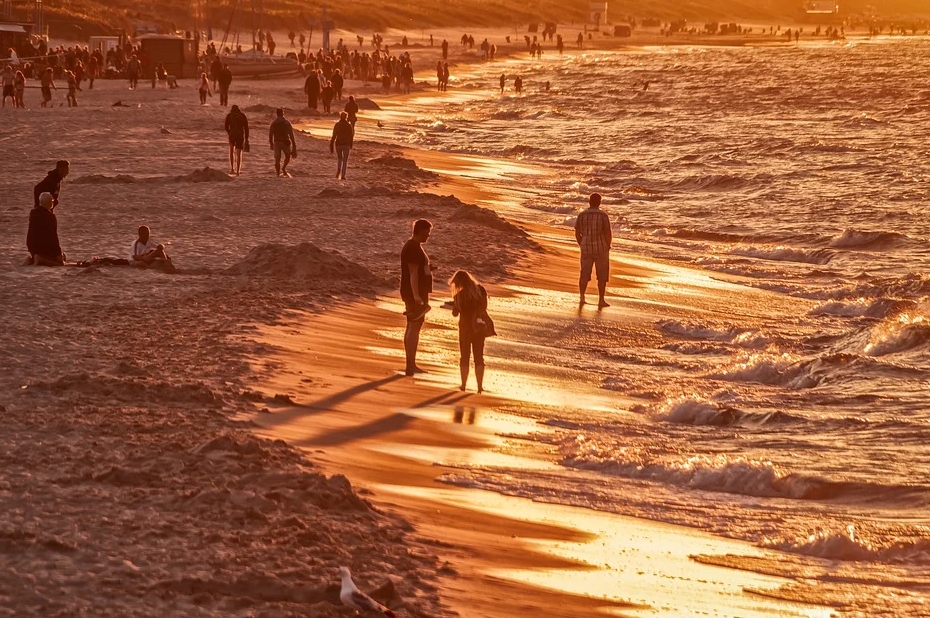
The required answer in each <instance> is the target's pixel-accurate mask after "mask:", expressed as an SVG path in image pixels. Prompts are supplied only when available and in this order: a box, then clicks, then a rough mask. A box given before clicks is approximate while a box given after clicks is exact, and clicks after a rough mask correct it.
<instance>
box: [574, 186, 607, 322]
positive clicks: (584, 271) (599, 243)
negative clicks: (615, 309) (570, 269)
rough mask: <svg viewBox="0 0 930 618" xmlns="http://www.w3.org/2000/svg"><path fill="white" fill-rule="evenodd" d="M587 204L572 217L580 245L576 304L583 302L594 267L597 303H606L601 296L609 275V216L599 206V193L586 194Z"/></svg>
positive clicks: (600, 304)
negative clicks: (576, 217)
mask: <svg viewBox="0 0 930 618" xmlns="http://www.w3.org/2000/svg"><path fill="white" fill-rule="evenodd" d="M588 204H589V206H588V208H587V209H586V210H584V211H582V212H581V214H579V215H578V219H577V220H576V221H575V241H576V242H577V243H578V246H579V247H580V248H581V277H580V278H579V279H578V292H579V295H580V298H579V301H578V304H579V306H580V305H584V304H585V292H586V291H587V289H588V282H589V281H590V280H591V270H592V269H596V270H597V295H598V302H597V306H598V308H600V309H603V308H604V307H609V306H610V305H608V304H607V301H606V300H604V294H605V292H606V291H607V281H608V280H609V279H610V243H611V242H612V240H613V234H612V233H611V231H610V217H608V216H607V213H606V212H604V211H603V210H601V196H600V194H598V193H592V194H591V197H590V198H588Z"/></svg>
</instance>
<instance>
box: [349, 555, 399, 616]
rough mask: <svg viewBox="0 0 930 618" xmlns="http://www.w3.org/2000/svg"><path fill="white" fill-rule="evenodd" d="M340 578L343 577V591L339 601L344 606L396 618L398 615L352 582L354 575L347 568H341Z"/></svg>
mask: <svg viewBox="0 0 930 618" xmlns="http://www.w3.org/2000/svg"><path fill="white" fill-rule="evenodd" d="M339 576H340V577H342V589H341V590H340V591H339V600H340V601H342V604H343V605H348V606H349V607H354V608H355V609H361V610H368V611H372V612H378V613H380V614H384V615H385V616H387V617H388V618H396V617H397V614H395V613H394V612H392V611H391V610H389V609H388V608H386V607H385V606H383V605H381V604H380V603H378V602H377V601H375V600H374V599H372V598H371V597H370V596H368V595H367V594H365V593H364V592H362V591H361V590H359V589H358V587H356V585H355V582H353V581H352V573H351V572H350V571H349V569H348V568H347V567H339Z"/></svg>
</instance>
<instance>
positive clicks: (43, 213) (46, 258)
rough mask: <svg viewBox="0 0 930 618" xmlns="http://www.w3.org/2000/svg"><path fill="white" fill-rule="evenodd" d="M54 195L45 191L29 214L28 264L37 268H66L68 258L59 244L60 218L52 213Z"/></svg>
mask: <svg viewBox="0 0 930 618" xmlns="http://www.w3.org/2000/svg"><path fill="white" fill-rule="evenodd" d="M53 208H54V203H53V198H52V194H51V193H48V192H45V191H43V192H42V193H41V194H39V196H38V197H37V198H36V206H35V208H33V209H32V211H31V212H30V213H29V229H28V230H27V232H26V248H27V249H28V250H29V259H28V260H27V262H26V263H27V264H32V265H35V266H64V264H65V261H66V256H65V254H64V253H63V252H62V250H61V243H59V242H58V218H57V217H56V216H55V213H54V212H52V210H53Z"/></svg>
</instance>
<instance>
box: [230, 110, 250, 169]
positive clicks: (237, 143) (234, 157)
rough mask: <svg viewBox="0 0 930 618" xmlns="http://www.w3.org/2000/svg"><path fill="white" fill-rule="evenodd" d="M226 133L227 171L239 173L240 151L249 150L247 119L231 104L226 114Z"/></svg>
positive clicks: (240, 164)
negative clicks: (227, 137) (227, 147)
mask: <svg viewBox="0 0 930 618" xmlns="http://www.w3.org/2000/svg"><path fill="white" fill-rule="evenodd" d="M225 128H226V135H228V136H229V173H230V175H232V174H235V175H236V176H238V175H239V172H240V170H241V169H242V152H243V151H245V152H248V150H249V119H248V118H246V116H245V114H243V113H242V111H241V110H240V109H239V106H238V105H233V106H232V109H230V110H229V113H228V114H226V123H225Z"/></svg>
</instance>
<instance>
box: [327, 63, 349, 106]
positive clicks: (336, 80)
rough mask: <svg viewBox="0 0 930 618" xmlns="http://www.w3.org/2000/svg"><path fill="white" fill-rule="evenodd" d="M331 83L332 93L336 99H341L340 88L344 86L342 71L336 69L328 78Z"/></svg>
mask: <svg viewBox="0 0 930 618" xmlns="http://www.w3.org/2000/svg"><path fill="white" fill-rule="evenodd" d="M329 81H331V82H332V83H333V95H334V96H335V99H336V100H337V101H341V100H342V88H343V87H344V86H345V78H343V77H342V71H340V70H339V69H336V70H335V71H333V76H332V78H330V80H329Z"/></svg>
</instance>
